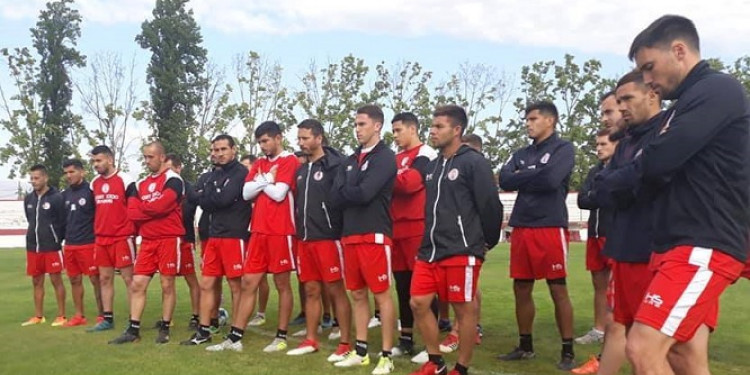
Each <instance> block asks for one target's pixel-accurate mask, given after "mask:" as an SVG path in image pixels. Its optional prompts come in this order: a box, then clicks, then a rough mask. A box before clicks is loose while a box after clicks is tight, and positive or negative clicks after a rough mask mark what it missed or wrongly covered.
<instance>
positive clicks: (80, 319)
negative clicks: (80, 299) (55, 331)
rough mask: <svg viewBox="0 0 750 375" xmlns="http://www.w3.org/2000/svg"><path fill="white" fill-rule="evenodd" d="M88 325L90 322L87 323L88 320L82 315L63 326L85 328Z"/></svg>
mask: <svg viewBox="0 0 750 375" xmlns="http://www.w3.org/2000/svg"><path fill="white" fill-rule="evenodd" d="M87 323H88V322H87V321H86V318H84V317H82V316H80V315H76V316H74V317H72V318H70V320H68V321H67V322H65V324H63V327H75V326H85V325H86V324H87Z"/></svg>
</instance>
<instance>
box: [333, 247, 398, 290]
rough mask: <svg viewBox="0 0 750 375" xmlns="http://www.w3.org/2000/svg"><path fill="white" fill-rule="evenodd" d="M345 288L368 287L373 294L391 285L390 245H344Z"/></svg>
mask: <svg viewBox="0 0 750 375" xmlns="http://www.w3.org/2000/svg"><path fill="white" fill-rule="evenodd" d="M344 279H345V281H346V289H348V290H360V289H364V288H367V287H369V288H370V291H372V292H373V293H375V294H378V293H383V292H385V291H387V290H388V288H390V287H391V245H387V244H375V243H353V244H346V245H344Z"/></svg>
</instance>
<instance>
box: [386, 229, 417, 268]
mask: <svg viewBox="0 0 750 375" xmlns="http://www.w3.org/2000/svg"><path fill="white" fill-rule="evenodd" d="M420 246H422V236H421V235H419V236H415V237H406V238H394V239H393V251H392V254H391V267H392V268H393V272H399V271H414V262H415V261H416V260H417V253H418V252H419V247H420Z"/></svg>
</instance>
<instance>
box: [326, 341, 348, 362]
mask: <svg viewBox="0 0 750 375" xmlns="http://www.w3.org/2000/svg"><path fill="white" fill-rule="evenodd" d="M351 351H352V349H351V347H349V345H348V344H339V346H338V348H336V351H335V352H333V354H331V355H329V356H328V359H326V360H327V361H328V362H339V361H343V360H345V359H346V357H347V356H348V355H349V353H351Z"/></svg>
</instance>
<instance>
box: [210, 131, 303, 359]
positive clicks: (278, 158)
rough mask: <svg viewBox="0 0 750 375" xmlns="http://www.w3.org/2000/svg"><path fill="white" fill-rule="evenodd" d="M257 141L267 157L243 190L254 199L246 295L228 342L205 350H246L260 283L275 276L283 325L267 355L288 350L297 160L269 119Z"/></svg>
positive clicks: (255, 167) (257, 164)
mask: <svg viewBox="0 0 750 375" xmlns="http://www.w3.org/2000/svg"><path fill="white" fill-rule="evenodd" d="M255 139H256V141H257V142H258V145H260V149H261V151H262V152H263V154H264V155H265V156H264V157H262V158H260V159H258V161H256V162H255V163H254V164H253V168H252V169H251V170H250V173H248V175H247V177H246V179H245V184H244V187H243V190H242V196H243V198H244V199H245V200H247V201H251V200H254V201H255V203H254V206H253V214H252V221H251V223H250V228H251V232H252V235H251V236H250V244H249V246H248V248H249V251H248V258H247V261H246V262H245V266H244V267H243V276H242V297H241V301H240V306H239V309H238V310H237V314H235V315H234V318H233V324H232V328H231V329H230V331H229V335H228V336H227V339H226V340H224V341H223V342H221V343H219V344H217V345H212V346H209V347H207V348H206V350H208V351H222V350H234V351H241V350H242V341H241V340H242V337H243V335H244V333H245V330H244V328H245V326H246V325H247V321H248V319H249V318H250V314H251V313H252V312H253V309H254V308H255V301H256V298H257V297H256V294H257V292H258V285H259V284H260V280H261V279H262V278H264V277H265V275H266V273H270V274H272V275H273V281H274V284H275V285H276V290H277V291H278V293H279V321H278V328H277V330H276V337H275V338H274V339H273V341H272V342H271V343H270V344H268V345H267V346H266V347H265V348H264V349H263V351H264V352H266V353H271V352H277V351H282V350H285V349H286V348H287V341H286V339H287V329H288V327H289V319H290V318H291V315H292V305H293V304H294V296H293V295H292V287H291V284H290V272H291V271H293V270H294V269H295V262H294V258H295V257H294V233H295V229H294V216H293V215H294V198H293V197H292V191H291V189H292V187H293V184H294V172H295V171H296V170H297V167H298V162H297V158H296V157H295V156H294V155H293V154H291V153H289V152H285V151H284V147H283V143H282V141H283V137H282V135H281V127H279V124H277V123H275V122H273V121H266V122H263V123H261V124H260V125H258V127H257V128H256V129H255Z"/></svg>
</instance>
